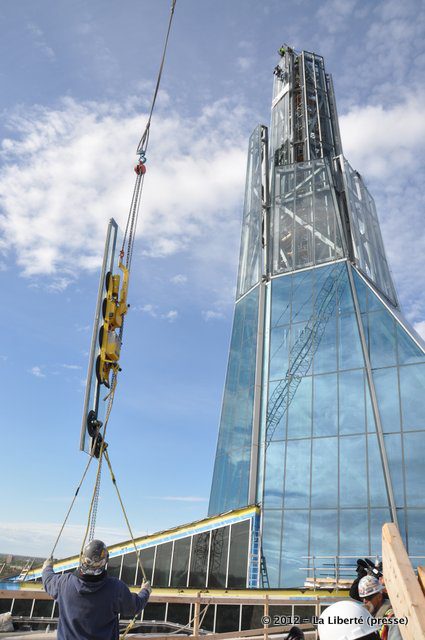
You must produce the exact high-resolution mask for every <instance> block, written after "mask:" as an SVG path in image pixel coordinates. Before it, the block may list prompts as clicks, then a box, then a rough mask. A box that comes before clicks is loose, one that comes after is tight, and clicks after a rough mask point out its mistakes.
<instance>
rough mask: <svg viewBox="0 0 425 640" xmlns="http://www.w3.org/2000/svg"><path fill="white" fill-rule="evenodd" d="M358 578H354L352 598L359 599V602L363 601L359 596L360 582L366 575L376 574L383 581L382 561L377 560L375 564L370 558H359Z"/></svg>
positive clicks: (351, 589)
mask: <svg viewBox="0 0 425 640" xmlns="http://www.w3.org/2000/svg"><path fill="white" fill-rule="evenodd" d="M356 573H357V578H356V579H355V580H354V582H353V583H352V585H351V587H350V598H353V600H357V601H358V602H362V598H361V597H360V596H359V582H360V580H361V579H362V578H364V576H368V575H370V576H375V578H378V580H379V581H380V582H383V574H382V562H377V563H376V564H374V563H373V562H372V561H371V560H369V559H368V558H365V559H364V560H363V559H362V558H359V560H357V567H356Z"/></svg>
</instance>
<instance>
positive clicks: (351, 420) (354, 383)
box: [339, 369, 366, 435]
mask: <svg viewBox="0 0 425 640" xmlns="http://www.w3.org/2000/svg"><path fill="white" fill-rule="evenodd" d="M365 419H366V413H365V400H364V373H363V370H362V369H360V370H357V371H345V372H341V373H340V374H339V432H340V434H341V435H344V434H349V433H364V432H365Z"/></svg>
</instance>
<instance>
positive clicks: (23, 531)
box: [0, 522, 141, 558]
mask: <svg viewBox="0 0 425 640" xmlns="http://www.w3.org/2000/svg"><path fill="white" fill-rule="evenodd" d="M60 527H61V524H60V523H58V522H0V548H1V549H2V551H3V552H4V553H15V554H22V555H33V556H36V557H47V556H48V555H49V554H50V552H51V549H52V544H53V541H54V538H55V537H56V533H57V532H58V531H59V530H60ZM85 528H86V526H85V525H84V524H67V526H66V527H65V529H64V531H63V533H62V535H61V540H60V546H59V548H58V551H57V554H58V557H62V558H63V557H66V556H70V555H74V554H78V553H79V552H80V548H81V541H82V539H83V536H84V532H85ZM96 535H98V536H99V538H101V539H103V540H107V542H108V545H111V544H114V543H117V542H121V541H122V540H126V539H127V538H128V531H127V530H126V529H125V528H118V527H105V526H99V527H96ZM139 535H141V534H139Z"/></svg>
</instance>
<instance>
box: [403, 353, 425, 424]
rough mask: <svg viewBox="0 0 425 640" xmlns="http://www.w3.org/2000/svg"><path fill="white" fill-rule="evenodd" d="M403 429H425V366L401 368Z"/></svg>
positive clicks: (416, 365) (417, 365)
mask: <svg viewBox="0 0 425 640" xmlns="http://www.w3.org/2000/svg"><path fill="white" fill-rule="evenodd" d="M400 394H401V406H402V415H403V429H404V430H405V431H408V430H410V429H424V428H425V364H415V365H411V366H408V367H400Z"/></svg>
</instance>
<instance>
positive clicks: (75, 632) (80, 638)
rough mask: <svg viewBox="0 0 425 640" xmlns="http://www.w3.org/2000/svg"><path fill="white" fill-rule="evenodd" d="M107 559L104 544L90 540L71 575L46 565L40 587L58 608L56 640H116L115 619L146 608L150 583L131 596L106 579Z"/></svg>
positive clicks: (116, 582)
mask: <svg viewBox="0 0 425 640" xmlns="http://www.w3.org/2000/svg"><path fill="white" fill-rule="evenodd" d="M108 558H109V553H108V550H107V548H106V546H105V544H104V543H103V542H102V541H101V540H92V541H91V542H89V543H88V544H87V545H86V546H85V547H84V551H83V554H82V558H81V562H80V566H79V567H78V569H77V570H76V571H75V572H74V573H64V574H62V575H61V574H57V573H55V572H54V571H53V559H52V558H49V559H48V560H46V561H45V563H44V565H43V573H42V581H43V586H44V589H45V590H46V591H47V593H48V594H49V595H51V596H52V598H54V599H55V600H56V601H57V602H58V604H59V622H58V633H57V640H118V638H119V624H118V615H121V616H123V617H125V618H133V617H134V616H135V615H136V614H137V613H139V612H140V611H142V609H144V607H145V606H146V604H147V602H148V600H149V596H150V592H151V586H150V583H149V582H144V583H143V584H142V588H141V591H140V592H139V593H138V594H136V593H131V591H130V589H129V588H128V587H127V585H126V584H125V583H124V582H122V580H119V579H118V578H113V577H110V576H108V574H107V571H106V565H107V562H108Z"/></svg>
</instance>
